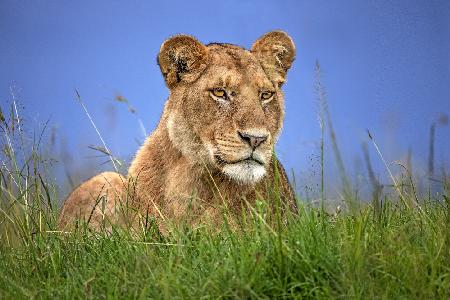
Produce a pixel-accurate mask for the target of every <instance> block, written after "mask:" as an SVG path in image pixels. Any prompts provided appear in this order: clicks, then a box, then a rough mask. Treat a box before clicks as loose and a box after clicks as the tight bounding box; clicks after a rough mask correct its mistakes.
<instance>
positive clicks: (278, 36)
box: [252, 30, 296, 53]
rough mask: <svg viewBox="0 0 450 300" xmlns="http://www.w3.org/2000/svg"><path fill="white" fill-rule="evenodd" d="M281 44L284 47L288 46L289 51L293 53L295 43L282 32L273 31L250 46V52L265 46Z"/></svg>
mask: <svg viewBox="0 0 450 300" xmlns="http://www.w3.org/2000/svg"><path fill="white" fill-rule="evenodd" d="M274 43H281V44H283V45H285V46H289V48H290V49H289V50H290V51H292V52H293V53H295V50H296V49H295V43H294V41H293V40H292V38H291V37H290V36H289V34H287V33H286V32H285V31H283V30H274V31H270V32H268V33H266V34H264V35H263V36H261V37H260V38H259V39H258V40H257V41H256V42H255V43H254V44H253V46H252V51H255V50H256V48H258V47H261V46H264V45H267V44H274Z"/></svg>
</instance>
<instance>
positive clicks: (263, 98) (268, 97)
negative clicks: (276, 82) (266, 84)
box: [261, 92, 274, 101]
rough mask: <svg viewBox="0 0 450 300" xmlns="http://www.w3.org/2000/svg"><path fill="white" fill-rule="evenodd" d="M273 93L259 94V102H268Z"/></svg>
mask: <svg viewBox="0 0 450 300" xmlns="http://www.w3.org/2000/svg"><path fill="white" fill-rule="evenodd" d="M273 94H274V92H262V93H261V100H263V101H267V100H270V99H271V98H272V96H273Z"/></svg>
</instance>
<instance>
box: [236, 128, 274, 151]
mask: <svg viewBox="0 0 450 300" xmlns="http://www.w3.org/2000/svg"><path fill="white" fill-rule="evenodd" d="M238 134H239V136H240V137H241V139H243V140H244V141H245V142H246V143H247V144H249V145H250V147H252V149H253V150H254V149H256V147H258V146H259V145H261V144H262V143H264V141H265V140H267V137H268V135H267V134H263V135H253V134H249V133H247V132H240V131H238Z"/></svg>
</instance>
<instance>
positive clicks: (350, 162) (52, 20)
mask: <svg viewBox="0 0 450 300" xmlns="http://www.w3.org/2000/svg"><path fill="white" fill-rule="evenodd" d="M273 29H282V30H284V31H286V32H288V33H289V34H290V35H291V37H292V38H293V40H294V41H295V43H296V45H297V49H298V50H297V51H298V53H297V59H296V61H295V63H294V65H293V67H292V69H291V71H290V73H289V74H288V82H287V84H286V85H285V86H284V90H285V94H286V107H287V113H286V121H285V125H284V131H283V134H282V136H281V138H280V140H279V144H278V146H277V151H278V153H279V156H280V157H281V160H282V161H283V162H284V164H285V166H286V167H287V168H288V169H293V170H294V171H295V173H296V174H297V175H299V176H298V177H300V178H302V176H303V177H308V176H309V175H308V172H314V169H316V168H317V155H318V151H317V150H318V149H317V144H318V141H319V138H320V128H319V125H318V121H317V110H318V104H317V100H316V97H315V94H314V64H315V61H316V60H319V61H320V64H321V66H322V69H323V74H322V75H323V84H324V85H325V87H326V90H327V94H328V101H329V107H330V111H331V114H332V117H333V122H334V126H335V129H336V133H337V136H338V142H339V144H340V146H341V149H342V152H343V153H344V157H345V160H346V162H347V166H348V169H349V170H348V171H349V173H352V174H353V173H355V174H356V173H358V172H362V173H364V170H365V168H364V165H363V162H362V160H361V157H362V155H361V143H363V142H364V141H367V134H366V129H367V128H368V129H370V131H371V132H372V134H373V135H374V137H375V138H376V139H377V142H378V143H379V146H380V148H381V149H382V151H383V153H384V155H385V156H386V159H387V160H388V161H394V160H400V159H404V158H405V154H406V152H407V150H408V148H409V147H411V149H412V152H413V155H414V162H415V165H416V166H417V170H416V171H417V172H419V171H420V170H421V169H422V168H424V167H425V166H426V157H427V149H428V148H427V147H428V130H429V126H430V124H431V122H433V121H435V120H436V119H437V118H438V117H439V115H440V114H442V113H444V114H447V115H450V38H449V37H450V3H449V2H448V1H433V0H423V1H422V0H421V1H419V0H410V1H382V0H379V1H322V0H319V1H249V0H240V1H239V0H233V1H217V2H213V1H164V2H163V1H160V2H156V1H9V0H1V1H0V101H1V104H2V105H3V104H6V103H7V102H8V100H9V99H11V97H10V94H9V93H10V87H11V86H14V89H15V90H16V92H17V93H18V95H19V99H20V101H21V103H22V104H23V106H24V108H25V111H24V113H25V116H26V118H27V120H28V121H29V122H30V123H31V124H34V126H35V127H36V128H37V125H36V124H38V123H39V122H40V123H42V122H45V121H47V120H48V119H50V125H51V126H53V127H54V128H55V130H56V133H57V137H58V140H59V142H58V146H57V148H58V147H59V148H60V147H61V144H66V145H67V148H68V149H69V150H70V152H72V153H73V160H74V163H73V165H72V168H76V167H77V165H80V166H81V165H83V166H91V167H92V171H91V173H93V172H95V171H96V169H98V168H99V167H98V165H99V162H101V161H99V160H95V159H92V158H90V156H92V155H94V154H95V153H93V152H92V151H91V150H89V149H88V148H87V146H88V145H91V144H95V145H99V144H100V141H99V139H98V137H97V136H96V133H95V131H94V129H93V128H92V126H91V124H90V123H89V120H88V119H87V117H86V115H85V114H84V112H83V110H82V108H81V106H80V105H79V104H78V103H77V102H76V100H75V99H76V98H75V92H74V89H77V90H78V91H79V92H80V94H81V96H82V97H83V99H84V101H85V104H86V106H87V108H88V109H89V111H90V113H91V115H92V117H93V118H94V120H95V122H96V124H97V126H98V128H99V130H100V131H101V132H102V134H103V136H104V139H105V141H106V143H107V144H108V146H109V147H110V148H111V150H112V152H113V153H114V154H116V155H118V156H120V157H123V158H126V159H128V160H130V159H131V158H132V156H133V154H134V153H135V151H136V150H137V148H138V145H139V142H138V141H141V140H142V139H143V137H142V134H141V131H140V129H139V124H138V122H137V119H136V116H134V115H132V114H130V113H129V112H128V111H127V109H126V107H125V106H124V105H123V104H121V103H118V102H115V101H114V97H115V96H117V95H123V96H124V97H126V98H127V99H128V100H129V101H130V102H131V103H132V105H133V106H134V108H135V109H136V110H137V112H138V116H139V118H141V119H142V121H143V123H144V125H145V127H146V129H147V131H151V130H152V129H153V128H154V127H155V126H156V124H157V122H158V120H159V116H160V114H161V111H162V107H163V104H164V102H165V100H166V98H167V96H168V90H167V88H166V87H165V85H164V82H163V79H162V77H161V75H160V71H159V68H158V66H157V64H156V56H157V53H158V50H159V46H160V45H161V43H162V42H163V41H164V39H166V38H167V37H169V36H171V35H173V34H176V33H187V34H191V35H194V36H196V37H197V38H198V39H199V40H200V41H202V42H204V43H209V42H228V43H233V44H238V45H241V46H244V47H247V48H249V47H250V46H251V45H252V43H253V42H254V41H255V40H256V39H257V38H258V37H259V36H261V35H262V34H264V33H265V32H267V31H270V30H273ZM436 133H437V138H436V140H437V152H436V159H437V161H438V162H440V163H441V162H446V164H447V166H448V165H449V161H450V154H449V153H450V126H446V127H443V126H441V127H439V128H437V132H436ZM330 148H331V147H329V146H328V144H327V149H330ZM372 150H373V149H371V152H372V154H373V155H372V158H373V160H374V161H375V164H376V166H377V170H376V171H377V174H379V175H380V176H381V177H384V175H383V174H384V173H385V172H384V170H383V168H382V167H381V165H379V164H378V163H377V157H375V153H374V152H373V151H372ZM58 152H59V150H58V149H56V150H55V153H58ZM326 158H327V165H329V169H328V170H329V171H328V176H329V177H333V176H334V174H335V172H334V171H333V170H334V167H333V164H332V159H333V156H332V155H331V153H330V151H329V150H327V157H326ZM361 165H362V166H361ZM355 170H356V171H355ZM358 170H359V171H358ZM88 173H89V172H85V173H84V175H83V176H89V175H93V174H88ZM331 179H332V178H331Z"/></svg>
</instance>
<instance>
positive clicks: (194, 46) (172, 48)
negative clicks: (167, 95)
mask: <svg viewBox="0 0 450 300" xmlns="http://www.w3.org/2000/svg"><path fill="white" fill-rule="evenodd" d="M207 53H208V49H207V48H206V46H205V45H203V44H202V43H200V42H199V41H197V40H196V39H195V38H193V37H191V36H188V35H176V36H174V37H172V38H170V39H168V40H166V41H165V42H164V43H163V44H162V45H161V49H160V50H159V54H158V64H159V67H160V68H161V72H162V74H163V76H164V79H165V80H166V84H167V86H168V87H169V88H173V87H174V86H175V85H176V84H177V83H179V82H181V81H188V82H189V81H193V80H195V79H196V78H197V77H198V75H199V74H200V73H201V72H202V71H203V70H204V69H205V67H206V64H205V60H206V56H207Z"/></svg>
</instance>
